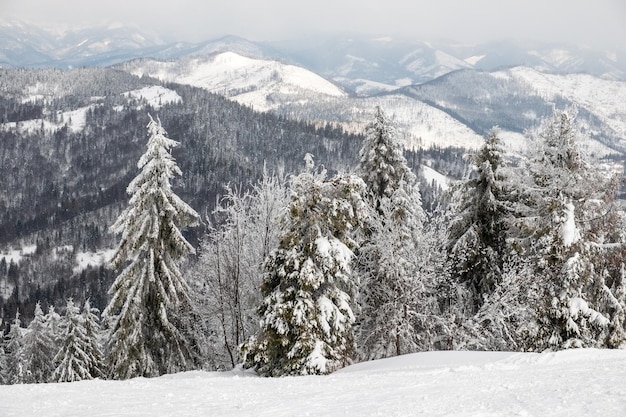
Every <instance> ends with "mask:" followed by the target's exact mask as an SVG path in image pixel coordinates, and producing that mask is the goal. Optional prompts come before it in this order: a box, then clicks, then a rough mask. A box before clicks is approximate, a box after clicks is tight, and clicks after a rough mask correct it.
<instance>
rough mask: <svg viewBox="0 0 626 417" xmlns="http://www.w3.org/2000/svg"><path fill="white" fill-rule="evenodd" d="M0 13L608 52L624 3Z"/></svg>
mask: <svg viewBox="0 0 626 417" xmlns="http://www.w3.org/2000/svg"><path fill="white" fill-rule="evenodd" d="M2 17H8V18H12V17H14V18H17V19H21V20H24V21H26V22H32V23H37V24H39V25H43V26H47V27H49V26H63V27H66V28H67V27H84V26H93V25H101V24H105V23H110V22H120V23H123V24H128V25H135V26H138V27H140V28H143V29H145V30H150V31H154V32H157V33H158V34H160V35H161V36H162V37H164V38H167V39H170V40H171V39H176V40H188V41H200V40H207V39H213V38H216V37H219V36H222V35H226V34H231V35H238V36H242V37H245V38H248V39H250V40H256V41H263V40H286V39H297V38H299V37H302V36H311V35H318V34H334V33H338V32H343V33H371V34H374V35H383V34H389V35H395V36H398V35H404V36H410V37H413V38H416V39H420V40H435V39H440V38H443V39H451V40H458V41H467V42H476V41H485V40H498V39H518V40H545V41H559V42H560V41H571V42H574V43H577V44H587V45H592V46H602V47H605V48H609V49H612V48H613V47H615V46H617V45H622V44H623V43H624V42H625V41H626V1H625V0H431V1H423V0H304V1H303V0H209V1H207V0H167V1H161V0H0V18H2ZM621 49H623V48H621Z"/></svg>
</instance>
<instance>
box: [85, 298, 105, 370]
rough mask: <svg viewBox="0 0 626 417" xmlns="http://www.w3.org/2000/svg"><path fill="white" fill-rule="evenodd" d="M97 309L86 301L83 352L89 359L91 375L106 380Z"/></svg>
mask: <svg viewBox="0 0 626 417" xmlns="http://www.w3.org/2000/svg"><path fill="white" fill-rule="evenodd" d="M99 313H100V312H99V311H98V309H97V308H93V307H91V303H90V301H89V300H88V299H87V300H85V304H84V305H83V311H82V312H81V314H80V319H81V324H82V326H83V327H84V329H85V345H84V347H83V351H84V352H85V354H86V355H87V357H88V358H89V363H88V364H87V365H88V370H89V374H90V375H91V376H92V377H94V378H104V377H105V376H106V372H105V369H106V364H105V361H104V356H103V355H102V349H101V348H100V339H101V337H100V332H101V330H100V320H99V317H98V315H99Z"/></svg>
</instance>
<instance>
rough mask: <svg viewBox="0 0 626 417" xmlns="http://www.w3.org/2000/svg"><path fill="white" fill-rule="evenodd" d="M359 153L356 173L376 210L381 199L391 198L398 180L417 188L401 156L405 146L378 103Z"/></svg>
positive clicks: (398, 182) (413, 177)
mask: <svg viewBox="0 0 626 417" xmlns="http://www.w3.org/2000/svg"><path fill="white" fill-rule="evenodd" d="M359 156H360V161H359V166H358V169H357V173H358V174H359V175H360V177H361V178H363V181H364V182H365V185H366V186H367V193H368V196H369V198H370V199H371V205H372V206H373V207H374V208H375V209H377V210H378V207H379V205H380V199H381V198H383V197H387V198H391V197H392V195H393V194H394V193H395V192H396V190H397V189H398V188H399V187H400V182H401V181H403V182H404V184H406V185H408V186H409V187H417V186H415V185H414V184H415V183H416V181H415V174H413V172H411V169H410V168H409V167H408V165H407V162H406V159H405V158H404V147H403V145H402V142H401V141H400V140H399V138H398V136H397V134H396V130H395V127H394V125H393V123H392V121H391V120H390V119H389V118H388V117H387V115H385V113H384V112H383V110H382V109H381V108H380V107H378V106H377V107H376V109H375V114H374V120H373V121H372V122H371V123H370V124H368V125H367V127H366V128H365V141H364V142H363V146H362V147H361V151H360V152H359ZM416 192H417V191H416Z"/></svg>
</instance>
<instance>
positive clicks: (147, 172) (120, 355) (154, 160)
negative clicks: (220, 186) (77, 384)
mask: <svg viewBox="0 0 626 417" xmlns="http://www.w3.org/2000/svg"><path fill="white" fill-rule="evenodd" d="M148 136H149V139H148V146H147V148H148V149H147V151H146V153H145V154H144V155H143V156H142V157H141V158H140V159H139V162H138V167H139V169H141V172H140V173H139V175H138V176H137V177H136V178H135V179H134V180H133V181H132V182H131V183H130V185H129V186H128V189H127V191H128V193H129V194H130V195H131V198H130V202H129V206H128V208H127V209H126V210H124V212H122V214H121V215H120V216H119V218H118V219H117V221H116V222H115V224H114V225H113V226H112V230H113V231H114V232H116V233H121V234H122V239H121V241H120V243H119V246H118V248H117V250H116V252H115V254H114V256H113V258H112V260H111V265H112V266H113V267H114V268H116V269H118V268H121V267H123V269H122V271H121V273H120V274H119V275H118V277H117V279H116V280H115V282H114V283H113V285H112V287H111V289H110V294H111V296H112V297H111V301H110V303H109V305H108V306H107V308H106V309H105V311H104V315H105V316H107V315H108V316H111V321H110V325H111V338H110V342H109V354H108V360H109V365H110V372H111V375H112V377H113V378H116V379H126V378H131V377H135V376H145V377H152V376H158V375H161V374H164V373H168V372H176V371H181V370H186V369H191V368H193V367H194V366H196V364H197V363H198V355H197V352H196V347H195V346H194V345H193V341H192V340H191V337H192V335H191V334H190V333H191V332H190V331H189V329H188V327H187V326H188V320H187V316H186V315H187V314H188V313H189V312H190V311H191V299H190V295H189V287H188V284H187V283H186V282H185V280H184V279H183V277H182V275H181V273H180V270H179V268H178V266H177V261H179V260H180V259H181V258H183V257H184V256H185V255H187V254H190V253H194V248H193V247H192V246H191V244H190V243H189V242H187V240H186V239H185V238H184V237H183V235H182V234H181V231H180V229H179V227H187V226H194V225H196V224H197V223H198V214H197V213H196V212H195V211H194V210H193V209H192V208H191V207H190V206H189V205H187V204H186V203H185V202H183V201H182V200H181V199H180V198H179V197H178V196H177V195H176V194H174V192H173V191H172V188H171V185H170V179H171V178H173V177H174V175H181V171H180V169H179V168H178V166H177V164H176V162H175V161H174V159H173V158H172V156H171V154H170V150H171V148H173V147H175V146H177V145H178V142H175V141H173V140H171V139H169V138H167V137H166V132H165V130H164V129H163V127H161V122H160V120H158V119H157V120H156V121H155V120H153V119H152V118H150V123H149V124H148Z"/></svg>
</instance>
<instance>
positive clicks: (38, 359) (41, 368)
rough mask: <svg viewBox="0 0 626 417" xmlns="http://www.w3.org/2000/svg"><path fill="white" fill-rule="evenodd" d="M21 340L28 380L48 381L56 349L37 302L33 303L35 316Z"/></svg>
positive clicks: (30, 381)
mask: <svg viewBox="0 0 626 417" xmlns="http://www.w3.org/2000/svg"><path fill="white" fill-rule="evenodd" d="M23 341H24V357H25V361H26V363H27V364H28V378H27V380H28V382H29V383H41V382H48V381H49V380H50V377H51V376H52V372H53V371H54V355H55V354H56V350H54V349H55V344H54V342H53V340H52V338H51V336H50V333H49V332H48V329H47V328H46V318H45V316H44V314H43V311H42V310H41V305H40V304H39V302H37V304H36V305H35V318H34V319H33V321H31V322H30V324H29V325H28V332H26V333H25V335H24V338H23Z"/></svg>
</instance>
